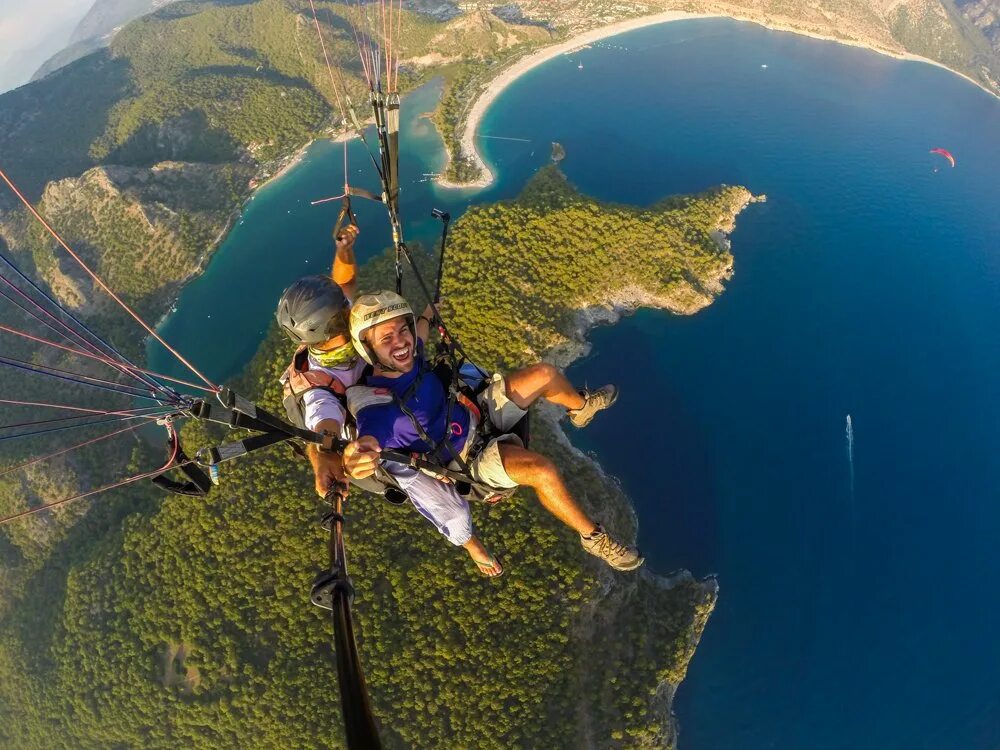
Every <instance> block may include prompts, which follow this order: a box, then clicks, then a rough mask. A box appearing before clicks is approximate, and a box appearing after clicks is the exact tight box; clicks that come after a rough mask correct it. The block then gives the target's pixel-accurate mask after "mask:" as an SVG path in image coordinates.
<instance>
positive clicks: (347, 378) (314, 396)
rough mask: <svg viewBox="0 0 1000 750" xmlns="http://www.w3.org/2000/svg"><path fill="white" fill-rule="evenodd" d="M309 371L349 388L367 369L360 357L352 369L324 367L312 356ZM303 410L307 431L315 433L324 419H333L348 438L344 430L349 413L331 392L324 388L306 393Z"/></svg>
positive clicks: (310, 356)
mask: <svg viewBox="0 0 1000 750" xmlns="http://www.w3.org/2000/svg"><path fill="white" fill-rule="evenodd" d="M309 369H310V370H317V371H319V372H323V373H326V374H327V375H331V376H333V377H335V378H336V379H337V380H339V381H340V382H341V384H342V385H343V386H344V388H349V387H351V386H352V385H354V384H356V383H357V382H358V381H359V380H360V379H361V373H362V372H363V371H364V369H365V361H364V360H363V359H361V357H358V358H357V359H356V360H355V362H354V364H353V365H351V366H350V367H343V368H342V367H337V368H332V367H323V366H322V365H320V364H319V362H317V361H316V359H315V358H314V357H313V356H312V355H311V354H310V355H309ZM302 410H303V412H304V414H305V420H306V428H307V429H310V430H314V431H315V429H316V426H317V425H318V424H319V423H320V422H322V421H323V420H324V419H333V420H336V421H337V423H338V424H339V425H340V427H341V433H342V434H341V437H345V438H346V437H348V436H347V435H344V434H343V428H344V426H345V425H346V424H347V411H346V410H345V409H344V405H343V404H342V403H340V399H338V398H337V397H336V396H335V395H333V394H332V393H330V392H329V391H327V390H324V389H323V388H313V389H312V390H309V391H306V393H305V395H304V396H303V397H302Z"/></svg>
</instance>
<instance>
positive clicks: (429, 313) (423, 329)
mask: <svg viewBox="0 0 1000 750" xmlns="http://www.w3.org/2000/svg"><path fill="white" fill-rule="evenodd" d="M433 319H434V306H433V305H431V304H430V303H428V304H427V307H425V308H424V311H423V312H422V313H420V315H419V317H417V338H418V339H420V340H421V341H427V337H428V336H430V334H431V321H432V320H433Z"/></svg>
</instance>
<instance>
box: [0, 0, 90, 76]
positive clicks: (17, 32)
mask: <svg viewBox="0 0 1000 750" xmlns="http://www.w3.org/2000/svg"><path fill="white" fill-rule="evenodd" d="M93 4H94V0H41V2H39V0H0V92H3V91H7V90H8V89H12V88H15V87H16V86H20V85H21V84H23V83H27V82H28V79H29V78H30V77H31V74H32V73H34V72H35V71H36V70H37V69H38V66H40V65H41V64H42V63H43V62H45V61H46V60H47V59H49V58H50V57H51V56H52V55H54V54H55V53H56V52H58V51H59V50H61V49H62V48H63V47H65V46H66V42H68V41H69V36H70V34H72V33H73V29H74V28H76V25H77V24H78V23H79V22H80V19H82V18H83V17H84V15H86V13H87V11H88V10H90V6H91V5H93Z"/></svg>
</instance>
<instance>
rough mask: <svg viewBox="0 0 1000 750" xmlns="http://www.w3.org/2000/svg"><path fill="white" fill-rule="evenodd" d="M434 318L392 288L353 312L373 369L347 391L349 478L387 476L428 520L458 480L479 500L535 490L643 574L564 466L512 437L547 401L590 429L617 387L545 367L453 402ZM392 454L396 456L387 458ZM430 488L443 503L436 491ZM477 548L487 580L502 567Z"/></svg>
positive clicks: (605, 554) (356, 334)
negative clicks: (587, 384)
mask: <svg viewBox="0 0 1000 750" xmlns="http://www.w3.org/2000/svg"><path fill="white" fill-rule="evenodd" d="M432 316H433V308H432V307H431V306H428V309H427V310H426V311H425V314H424V315H421V316H420V317H419V318H414V315H413V312H412V310H411V309H410V306H409V304H408V303H407V302H406V300H405V299H403V298H402V297H401V296H399V295H398V294H396V293H394V292H388V291H383V292H379V293H377V294H366V295H363V296H361V297H359V298H358V299H357V300H356V301H355V304H354V306H353V307H352V308H351V314H350V329H351V339H352V341H353V343H354V348H355V350H356V351H357V352H358V354H359V355H360V356H361V357H362V358H364V359H365V360H366V361H367V362H368V364H369V365H370V367H369V368H366V370H365V372H364V374H363V375H362V377H361V379H360V380H359V382H358V383H357V384H356V385H352V386H351V387H349V388H348V389H347V404H348V409H349V410H350V412H351V414H352V416H353V417H354V419H355V420H356V423H357V433H358V435H359V436H360V437H359V438H358V439H357V440H355V441H354V442H352V443H350V444H349V445H348V446H347V448H346V449H345V450H344V466H345V469H346V471H347V473H348V475H349V476H351V477H353V478H359V479H360V478H365V477H369V476H371V475H372V474H373V473H375V472H376V471H377V470H379V469H384V470H387V471H388V472H389V473H390V474H392V476H393V478H394V479H395V481H396V483H397V484H398V485H399V486H400V487H401V488H402V489H403V490H404V491H405V492H406V493H407V494H408V495H409V497H410V500H411V502H412V503H413V504H414V505H415V506H416V507H417V508H418V510H421V512H423V513H424V514H425V515H427V516H428V517H429V518H430V517H431V515H432V514H430V513H428V512H427V511H426V510H425V506H426V505H428V504H431V505H433V504H434V503H435V502H437V501H439V500H440V497H441V496H442V492H446V493H450V494H452V495H454V496H455V497H458V489H457V487H458V485H456V484H455V482H456V481H458V482H459V483H462V480H463V479H464V480H466V481H467V483H468V484H469V485H471V488H472V490H473V494H474V495H475V496H478V497H480V498H482V499H484V500H486V501H487V502H489V501H495V500H496V499H499V498H502V497H504V496H507V495H509V494H511V493H512V492H513V490H514V489H515V488H516V487H518V486H520V485H527V486H529V487H531V488H532V489H534V490H535V492H536V494H537V495H538V499H539V501H540V502H541V503H542V505H543V506H544V507H545V509H546V510H548V511H549V512H550V513H552V514H553V515H554V516H555V517H556V518H558V519H559V520H560V521H562V522H563V523H565V524H566V525H567V526H569V527H570V528H572V529H574V530H575V531H576V532H577V533H578V534H580V542H581V544H582V546H583V548H584V549H585V550H586V551H587V552H589V553H590V554H592V555H595V556H597V557H599V558H601V559H602V560H604V561H605V562H606V563H607V564H608V565H610V566H611V567H613V568H615V569H617V570H634V569H636V568H638V567H639V566H640V565H641V564H642V562H643V558H642V556H641V555H640V553H639V550H637V549H636V548H634V547H631V546H629V545H626V544H622V543H620V542H618V541H616V540H615V539H613V538H612V537H611V536H609V535H608V533H607V532H606V531H605V530H604V528H603V527H602V526H601V525H600V524H599V523H596V522H595V521H594V520H592V519H591V518H590V517H589V516H587V514H586V513H585V512H584V511H583V509H582V508H581V507H580V506H579V505H578V504H577V502H576V500H575V499H574V498H573V496H572V495H571V494H570V492H569V490H568V489H567V487H566V485H565V482H564V481H563V479H562V477H561V476H560V474H559V471H558V469H556V467H555V465H554V464H553V463H552V462H551V461H550V460H549V459H548V458H546V457H545V456H542V455H541V454H539V453H535V452H534V451H531V450H528V449H527V448H525V447H524V445H523V444H522V442H521V440H520V439H519V438H518V437H517V436H516V435H514V434H512V433H511V430H513V429H514V427H515V426H516V425H517V423H518V422H520V421H521V420H522V418H523V417H524V416H525V415H526V413H527V410H528V408H529V407H530V406H531V405H532V404H534V403H535V402H536V401H537V400H538V399H540V398H544V399H546V400H548V401H550V402H552V403H555V404H559V405H560V406H563V407H565V408H566V410H567V412H568V414H569V417H570V421H571V422H572V423H573V424H574V425H575V426H577V427H584V426H585V425H587V424H588V423H589V422H590V420H591V419H592V418H593V416H594V415H595V414H596V413H597V412H599V411H601V410H602V409H606V408H607V407H609V406H611V404H613V403H614V401H615V398H616V397H617V390H616V389H615V388H614V387H613V386H605V387H604V388H602V389H600V390H598V391H594V392H586V391H578V390H577V389H576V388H574V387H573V386H572V385H571V384H570V382H569V381H568V380H567V379H566V377H565V376H564V375H563V374H562V373H561V372H560V371H559V370H558V369H557V368H555V367H553V366H552V365H549V364H545V363H539V364H536V365H532V366H530V367H527V368H525V369H523V370H519V371H517V372H513V373H509V374H507V375H501V374H496V375H494V376H493V377H492V379H490V380H489V381H488V382H487V383H485V387H484V388H482V389H481V391H480V392H479V393H469V392H467V391H466V392H463V391H465V389H461V390H458V389H456V391H457V392H456V393H455V395H454V397H449V388H448V387H447V386H446V385H445V384H444V383H443V382H442V380H441V378H440V377H439V375H438V374H437V373H436V372H435V371H434V370H433V369H432V368H431V366H430V364H429V363H428V361H427V359H426V357H425V355H424V342H425V341H426V340H427V336H428V333H429V329H430V319H431V318H432ZM385 451H392V452H393V453H394V454H395V456H390V457H389V458H388V459H385V457H384V456H383V452H385ZM401 452H402V453H404V454H417V456H419V461H420V462H421V463H420V470H417V469H416V468H415V466H416V463H417V462H416V461H414V462H411V463H410V465H406V464H404V463H400V462H397V461H396V460H394V458H395V457H396V456H399V455H400V453H401ZM434 464H437V465H439V466H441V467H442V470H441V472H440V473H438V474H437V476H438V477H439V478H438V481H439V482H440V486H438V487H435V488H431V487H429V486H428V485H427V484H426V481H425V479H424V477H426V476H428V475H434V474H435V472H434V470H433V469H429V468H428V465H434ZM429 488H430V489H433V493H434V495H435V497H431V496H429V495H428V494H427V490H428V489H429ZM431 520H432V521H433V518H432V519H431ZM477 541H478V540H477ZM467 549H468V548H467ZM468 551H469V553H470V555H471V556H472V558H473V560H474V561H475V562H476V564H477V565H478V566H479V568H480V570H481V572H482V573H483V574H484V575H488V576H495V575H499V574H500V573H501V572H502V571H503V567H502V565H501V563H500V561H499V560H497V559H496V557H495V556H493V555H490V554H489V553H487V552H486V550H485V548H483V547H482V546H481V545H479V549H468Z"/></svg>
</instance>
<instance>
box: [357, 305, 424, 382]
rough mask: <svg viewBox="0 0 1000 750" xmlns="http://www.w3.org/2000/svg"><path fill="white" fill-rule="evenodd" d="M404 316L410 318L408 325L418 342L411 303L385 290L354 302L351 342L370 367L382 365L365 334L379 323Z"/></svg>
mask: <svg viewBox="0 0 1000 750" xmlns="http://www.w3.org/2000/svg"><path fill="white" fill-rule="evenodd" d="M403 316H406V317H407V318H408V320H407V325H409V326H410V331H411V332H412V333H413V338H414V340H416V338H417V330H416V321H415V320H414V317H413V310H412V309H411V308H410V303H409V302H407V301H406V300H405V299H403V298H402V297H401V296H399V295H398V294H396V293H395V292H390V291H385V290H383V291H381V292H375V294H362V295H361V296H360V297H358V298H357V299H356V300H355V301H354V305H353V306H352V307H351V322H350V326H351V341H352V342H353V343H354V349H355V350H356V351H357V353H358V354H360V355H361V358H362V359H364V361H365V362H367V363H368V364H370V365H374V364H376V363H378V364H382V363H381V362H378V360H377V358H376V357H375V350H374V349H372V347H371V346H370V345H369V344H368V342H367V341H366V340H365V338H364V334H365V332H366V331H367V330H368V329H369V328H374V327H375V326H377V325H378V324H379V323H385V322H386V321H387V320H394V319H395V318H401V317H403Z"/></svg>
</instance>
